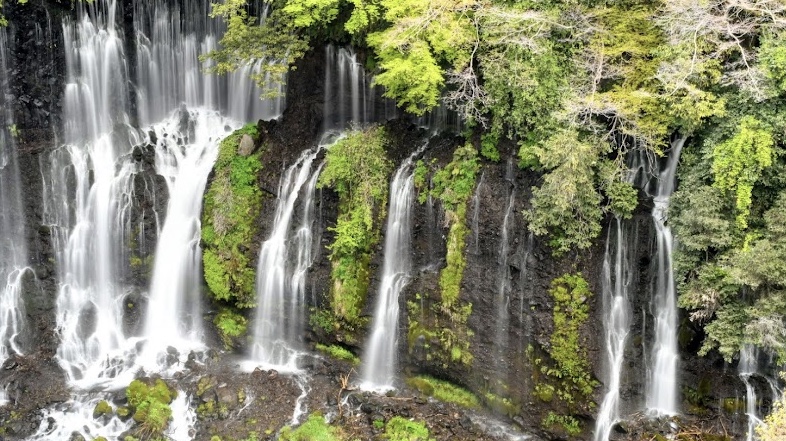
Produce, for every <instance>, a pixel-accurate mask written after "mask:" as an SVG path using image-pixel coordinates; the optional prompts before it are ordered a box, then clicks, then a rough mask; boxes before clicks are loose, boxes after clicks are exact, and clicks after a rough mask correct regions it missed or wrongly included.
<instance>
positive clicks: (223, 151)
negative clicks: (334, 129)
mask: <svg viewBox="0 0 786 441" xmlns="http://www.w3.org/2000/svg"><path fill="white" fill-rule="evenodd" d="M243 135H249V136H251V137H252V138H256V137H257V135H258V134H257V129H256V126H255V125H254V124H249V125H247V126H245V127H243V128H242V129H239V130H237V131H235V132H234V133H232V134H231V135H229V136H228V137H227V138H225V139H224V140H223V141H221V145H220V147H219V153H218V159H217V160H216V164H215V166H214V172H215V174H214V177H213V181H212V182H211V183H210V185H209V187H208V189H207V193H206V194H205V202H204V209H203V212H202V250H203V251H202V264H203V267H204V274H205V282H206V283H207V286H208V288H209V289H210V293H211V294H212V296H213V298H214V299H216V300H219V301H223V302H230V303H233V304H234V305H235V306H236V307H238V308H250V307H253V306H254V305H255V291H254V283H255V280H256V275H255V268H254V265H253V261H254V259H255V256H254V255H253V253H252V252H251V251H250V249H249V248H248V244H250V243H253V241H254V238H255V235H256V234H257V232H258V230H259V223H258V222H257V217H258V216H259V215H260V213H261V210H262V192H261V191H260V189H259V185H258V183H257V174H258V173H259V170H260V169H261V168H262V163H261V162H260V159H259V155H260V153H255V154H252V155H250V156H247V157H244V156H240V155H238V154H237V148H238V144H239V142H240V139H241V137H242V136H243Z"/></svg>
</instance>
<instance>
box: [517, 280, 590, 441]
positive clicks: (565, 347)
mask: <svg viewBox="0 0 786 441" xmlns="http://www.w3.org/2000/svg"><path fill="white" fill-rule="evenodd" d="M549 294H550V295H551V297H552V299H553V300H554V311H553V316H552V317H553V320H554V328H553V332H552V334H551V337H550V339H549V343H550V345H549V348H548V349H547V351H546V352H547V353H548V355H549V358H550V360H549V361H543V360H542V359H540V358H535V359H533V365H534V366H535V368H536V369H538V371H536V374H542V375H543V376H542V377H541V378H539V379H538V381H536V384H535V388H534V394H535V396H537V397H538V398H539V399H540V400H541V401H544V402H550V401H552V400H553V399H554V398H557V399H558V400H559V401H560V402H562V403H563V404H564V405H565V406H566V408H567V409H568V411H569V412H571V413H572V412H574V411H575V410H576V409H578V408H579V407H582V408H584V409H592V408H593V407H594V406H595V404H594V403H593V402H592V400H591V397H592V392H593V390H594V389H595V388H596V387H597V386H598V382H597V381H596V380H595V379H594V378H593V377H592V374H591V373H590V363H589V359H588V358H587V352H586V350H585V349H584V348H585V347H586V345H584V344H582V342H581V341H580V334H579V331H580V328H581V326H582V325H583V324H584V323H585V322H586V321H587V319H588V318H589V303H588V300H589V298H590V297H592V292H591V291H590V289H589V284H588V283H587V281H586V280H584V278H583V277H582V276H581V274H579V273H577V274H565V275H563V276H561V277H558V278H556V279H554V280H553V281H552V282H551V289H550V290H549ZM527 353H528V356H529V357H530V358H532V357H533V351H531V350H529V348H528V351H527ZM543 426H544V427H546V428H549V427H561V428H562V429H563V430H564V431H565V432H566V433H568V434H569V435H575V434H576V433H578V432H580V431H581V425H580V423H579V421H578V420H577V419H576V418H574V417H573V416H572V415H558V414H554V413H553V412H552V413H550V414H549V415H548V416H547V417H546V419H544V421H543Z"/></svg>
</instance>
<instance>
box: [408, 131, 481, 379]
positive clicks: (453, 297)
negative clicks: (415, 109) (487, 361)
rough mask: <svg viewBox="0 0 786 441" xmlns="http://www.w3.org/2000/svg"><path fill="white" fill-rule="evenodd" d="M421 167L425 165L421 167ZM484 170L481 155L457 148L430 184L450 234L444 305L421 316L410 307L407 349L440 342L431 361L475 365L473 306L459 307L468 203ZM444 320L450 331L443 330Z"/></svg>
mask: <svg viewBox="0 0 786 441" xmlns="http://www.w3.org/2000/svg"><path fill="white" fill-rule="evenodd" d="M421 164H422V163H421ZM421 164H419V165H418V166H416V170H417V168H420V169H421V172H420V173H422V177H421V179H422V180H423V181H424V182H425V180H426V174H427V171H426V167H425V165H424V164H423V165H421ZM479 169H480V165H479V159H478V153H477V151H476V150H475V148H474V147H472V145H471V144H467V145H465V146H462V147H458V148H456V150H455V151H454V152H453V160H452V161H451V162H450V163H449V164H447V165H445V167H443V168H441V169H439V170H436V171H435V172H434V174H433V176H432V178H431V183H432V188H431V190H430V194H431V196H432V197H434V198H435V199H437V200H439V201H440V202H441V203H442V206H443V207H444V209H445V219H446V222H447V223H448V226H449V230H448V234H447V238H446V242H447V243H446V247H447V251H446V255H445V263H446V265H445V267H444V268H443V269H442V270H441V271H440V275H439V287H440V299H439V302H438V303H435V304H434V305H433V307H432V308H431V309H428V310H423V309H421V308H420V305H419V304H417V303H408V305H409V308H410V321H409V343H410V349H411V348H412V347H413V345H414V342H415V341H416V340H417V339H418V338H419V337H420V336H423V337H425V338H426V339H427V340H429V341H431V340H434V341H437V342H439V346H440V347H439V348H433V349H434V353H432V355H431V356H437V357H438V358H440V359H441V360H442V362H443V363H455V362H460V363H462V364H470V363H472V358H473V356H472V353H471V352H470V351H469V346H470V342H469V339H470V338H471V337H472V332H471V331H470V330H469V329H467V326H466V324H467V320H468V318H469V315H470V313H471V312H472V304H470V303H466V304H465V303H462V302H461V301H460V298H459V297H460V296H459V294H460V291H461V280H462V279H463V277H464V268H465V267H466V265H467V262H466V257H465V256H464V249H465V248H466V238H467V236H468V235H469V228H468V227H467V224H466V216H467V203H468V202H469V199H470V198H471V197H472V193H473V191H474V187H475V179H476V177H477V173H478V170H479ZM422 195H423V193H421V197H422ZM441 319H444V320H445V321H446V322H447V323H446V324H448V323H449V325H448V326H445V325H442V326H440V325H439V322H440V320H441Z"/></svg>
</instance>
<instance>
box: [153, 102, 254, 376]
mask: <svg viewBox="0 0 786 441" xmlns="http://www.w3.org/2000/svg"><path fill="white" fill-rule="evenodd" d="M186 121H188V123H187V125H186V127H185V129H186V130H185V132H186V133H183V131H184V130H183V129H184V128H183V127H181V126H182V125H183V123H184V122H186ZM189 125H192V127H193V135H194V136H193V138H189V132H191V130H189V129H188V126H189ZM227 126H228V127H230V128H236V127H237V126H238V124H237V123H235V122H233V121H231V120H227V119H225V118H223V117H221V115H219V114H218V113H217V112H215V111H208V110H198V111H188V112H187V111H185V110H183V111H180V112H177V113H176V115H175V117H173V118H170V119H169V120H168V121H166V122H164V123H162V124H158V125H155V126H153V128H152V130H154V131H155V133H156V134H157V136H156V138H157V140H158V144H157V146H156V171H157V172H158V174H160V175H162V176H164V178H166V183H167V187H168V189H169V203H168V206H167V215H166V220H165V222H164V226H163V228H162V229H161V232H160V234H159V238H158V245H157V247H156V254H155V264H154V267H153V278H152V282H151V287H150V293H149V301H148V307H147V317H146V322H145V332H144V337H145V339H146V341H147V342H146V346H145V348H144V351H143V360H142V361H141V362H140V364H141V365H142V366H144V367H145V368H147V369H148V370H150V369H156V367H158V366H161V365H163V362H164V359H165V358H166V355H167V354H166V351H167V348H168V347H170V346H171V347H174V348H177V350H178V351H180V352H181V353H183V352H185V351H188V350H190V349H199V348H202V346H203V344H202V327H201V323H202V315H201V311H200V307H199V305H200V302H201V289H200V288H201V280H200V274H201V268H202V266H201V262H202V251H201V248H200V247H199V240H200V237H201V222H200V216H201V212H202V195H203V194H204V191H205V186H206V184H207V177H208V174H209V173H210V171H211V170H212V168H213V163H215V160H216V157H217V155H218V144H219V140H220V135H221V134H222V133H224V130H225V129H224V128H225V127H227ZM233 126H234V127H233ZM181 137H185V140H183V144H184V145H178V139H182V138H181Z"/></svg>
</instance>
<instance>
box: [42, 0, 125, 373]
mask: <svg viewBox="0 0 786 441" xmlns="http://www.w3.org/2000/svg"><path fill="white" fill-rule="evenodd" d="M78 7H79V8H80V17H81V18H80V19H79V20H78V22H76V23H73V24H72V23H70V22H69V21H68V20H66V21H64V24H63V33H64V38H65V45H66V65H67V84H66V90H65V94H64V99H63V101H64V107H65V114H64V117H65V141H66V145H65V146H63V147H61V148H59V149H58V150H56V151H55V152H53V154H52V155H51V156H50V157H49V164H48V167H47V168H48V169H49V172H50V175H49V176H45V180H46V181H48V182H45V185H44V187H45V188H46V190H45V195H44V200H45V207H44V212H45V215H44V218H45V223H48V224H50V225H51V226H52V228H53V229H56V230H60V234H56V238H59V239H60V241H62V242H61V243H57V242H60V241H58V240H56V243H55V247H56V249H57V250H58V251H57V255H58V268H59V272H60V292H59V293H58V296H57V303H56V304H57V323H58V329H59V330H60V336H61V344H60V347H59V348H58V352H57V357H58V361H59V362H60V365H61V366H62V367H63V368H64V370H65V371H66V374H67V375H68V377H69V380H70V382H71V383H72V384H75V385H77V386H78V387H83V388H88V387H91V386H94V385H95V384H97V383H101V382H103V381H105V380H106V378H105V377H106V374H107V372H104V368H105V367H106V366H102V362H103V361H104V360H107V358H108V355H109V354H110V353H113V352H115V351H118V350H120V348H121V347H122V346H123V344H124V341H125V336H124V335H123V332H122V304H121V300H122V297H123V295H124V293H125V292H124V291H125V288H124V287H122V286H119V285H118V283H117V281H118V280H119V277H118V276H119V273H120V268H119V265H120V260H121V251H120V250H121V247H122V242H123V241H122V238H123V233H124V224H123V221H122V219H123V218H124V217H125V213H124V209H125V208H126V207H127V205H125V204H121V203H120V202H121V201H124V200H127V199H128V195H129V194H130V177H131V174H132V173H133V172H134V165H133V163H132V162H131V161H130V160H129V159H128V158H127V157H123V154H124V153H126V152H128V151H129V150H130V148H131V146H132V145H133V144H134V143H135V141H137V140H138V139H139V137H138V134H137V133H136V132H135V131H133V130H132V129H130V127H129V125H128V124H129V119H128V108H129V107H128V103H127V102H126V100H125V98H124V97H125V96H127V93H128V91H127V89H126V88H125V84H126V81H127V73H126V69H125V63H124V61H123V60H124V54H123V52H122V42H121V41H120V37H119V35H118V34H117V31H116V29H115V26H114V19H113V18H114V16H115V7H116V5H115V2H114V1H111V2H108V3H105V2H100V3H94V4H91V5H82V4H80V5H79V6H78ZM84 8H91V9H92V10H93V14H94V15H93V18H92V19H91V18H90V17H88V15H87V13H86V11H85V9H84ZM71 174H73V175H71ZM69 175H71V176H69ZM71 180H73V181H74V182H75V184H76V185H75V189H74V191H75V194H71V193H70V192H69V185H68V183H69V181H71Z"/></svg>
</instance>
